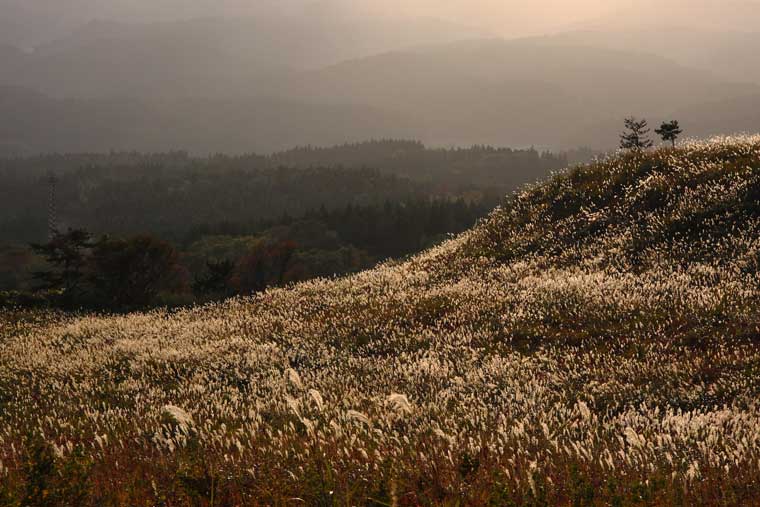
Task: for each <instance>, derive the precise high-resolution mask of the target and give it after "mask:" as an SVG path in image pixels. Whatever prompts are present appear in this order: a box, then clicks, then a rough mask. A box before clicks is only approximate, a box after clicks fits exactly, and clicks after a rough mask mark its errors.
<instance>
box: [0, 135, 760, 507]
mask: <svg viewBox="0 0 760 507" xmlns="http://www.w3.org/2000/svg"><path fill="white" fill-rule="evenodd" d="M759 233H760V137H751V138H736V139H716V140H713V141H710V142H706V143H695V144H690V145H688V146H685V147H683V148H681V149H679V150H675V151H672V150H661V151H657V152H654V153H647V154H643V155H635V154H628V155H621V156H618V157H615V158H612V159H610V160H607V161H603V162H599V163H597V164H593V165H590V166H587V167H581V168H578V169H574V170H572V171H570V172H568V173H564V174H560V175H558V176H556V177H554V178H552V179H550V180H548V181H547V182H545V183H541V184H537V185H535V186H534V187H532V188H528V189H526V190H524V191H523V192H521V193H519V194H517V195H515V196H514V197H513V198H512V199H511V200H510V201H509V203H508V204H507V205H506V206H505V207H504V208H501V209H497V210H495V211H494V212H493V214H492V215H491V216H490V217H489V218H488V219H487V220H485V221H483V222H482V223H481V224H479V225H478V226H476V227H475V228H474V229H473V230H471V231H469V232H468V233H465V234H464V235H462V236H460V237H458V238H455V239H452V240H451V241H449V242H447V243H445V244H443V245H441V246H439V247H437V248H434V249H432V250H430V251H428V252H426V253H424V254H421V255H419V256H417V257H415V258H413V259H411V260H409V261H406V262H400V263H389V264H386V265H384V266H380V267H378V268H377V269H375V270H372V271H368V272H365V273H361V274H359V275H356V276H353V277H350V278H346V279H340V280H323V281H317V282H310V283H306V284H302V285H298V286H295V287H293V288H290V289H282V290H273V291H270V292H267V293H266V294H264V295H261V296H258V297H255V298H252V299H241V300H233V301H229V302H227V303H225V304H222V305H218V306H210V307H206V308H201V309H197V310H190V311H184V312H179V313H176V314H171V315H167V314H163V313H160V312H159V313H151V314H146V315H140V314H136V315H129V316H124V317H96V316H92V317H81V318H67V319H56V318H53V317H37V318H36V320H34V319H33V320H28V319H26V320H25V319H21V320H20V321H19V320H16V321H13V320H12V319H10V316H8V315H6V316H5V319H6V323H7V324H6V325H5V326H3V327H2V328H0V329H1V330H0V359H1V360H0V403H2V405H3V408H4V410H3V411H0V435H2V440H0V460H2V463H3V464H4V465H3V466H4V467H5V468H4V470H5V472H2V471H0V473H4V474H5V477H6V478H7V480H6V481H5V482H4V483H2V482H0V484H5V486H0V488H3V487H4V488H5V489H4V490H2V492H3V493H4V494H6V495H10V496H11V497H13V496H15V495H20V494H21V493H20V492H21V491H22V490H21V487H22V485H23V477H24V474H25V470H26V471H28V470H42V472H37V475H39V474H43V475H44V471H45V470H51V468H50V467H48V468H44V467H37V468H34V467H27V468H22V467H20V466H19V465H18V464H19V463H20V462H21V461H22V460H23V459H28V458H25V457H27V456H30V454H29V451H25V450H24V449H25V448H29V445H30V444H28V443H27V444H26V447H25V444H24V442H25V435H30V434H32V435H33V434H34V432H35V431H36V432H41V433H42V434H44V440H45V441H47V442H50V443H51V444H54V445H55V447H51V448H50V449H51V450H50V451H49V453H50V456H58V457H56V458H54V462H55V465H51V467H52V471H49V472H48V473H49V475H46V476H44V477H43V479H44V480H46V481H48V482H46V483H45V484H46V487H47V488H48V489H49V491H52V492H54V493H53V494H55V492H56V491H58V489H57V488H74V487H79V486H80V485H84V486H86V487H87V488H90V489H88V490H87V491H89V492H90V494H91V498H92V503H93V504H98V503H105V501H106V499H108V498H110V499H112V500H113V503H119V502H120V503H123V504H136V503H151V502H156V501H158V500H159V498H164V499H170V501H173V503H174V504H177V505H184V504H188V505H189V504H190V502H191V499H192V498H196V499H198V498H199V497H200V498H206V499H208V498H209V497H210V496H211V494H212V493H211V492H212V491H213V495H214V497H215V498H216V500H217V501H220V502H222V503H225V502H226V503H228V504H236V503H237V504H243V503H248V504H251V503H256V502H259V503H262V504H277V503H281V502H285V501H286V500H287V499H293V498H299V499H300V501H302V502H305V503H306V504H308V505H318V504H326V503H330V502H332V501H335V502H337V503H340V504H368V505H442V504H447V502H448V503H449V504H454V502H455V501H456V502H459V505H487V504H492V505H511V504H518V505H522V504H530V505H536V504H542V502H543V503H544V504H549V505H569V504H575V505H593V504H594V503H593V502H599V503H600V504H602V503H613V504H618V505H629V504H630V505H634V504H638V502H640V501H641V499H642V498H646V499H647V501H649V502H650V503H651V504H654V505H746V504H749V503H751V502H753V501H754V499H756V498H757V497H758V494H760V486H758V482H757V481H756V478H757V475H758V469H757V463H758V458H760V430H759V428H760V415H758V414H760V412H759V411H758V409H760V406H759V405H758V401H757V400H758V394H760V350H759V349H758V343H759V341H760V327H759V326H760V277H759V273H760V271H759V269H760V234H759ZM10 322H13V323H10ZM27 442H32V443H34V442H37V444H36V447H34V449H37V451H36V454H35V453H32V454H31V456H32V457H33V459H32V461H34V460H37V461H39V460H40V459H41V458H40V457H39V456H43V457H44V456H46V454H45V452H48V451H45V449H46V448H45V446H44V444H43V440H41V439H40V438H37V439H35V438H31V440H29V441H27ZM11 444H13V445H11ZM40 449H42V450H41V451H40ZM77 449H80V451H77ZM51 459H52V458H51ZM117 462H118V465H117ZM77 467H85V468H86V469H87V470H88V471H89V473H88V474H86V475H81V474H78V473H76V471H77V470H80V468H77ZM90 467H91V468H90ZM72 470H73V471H72ZM58 471H60V474H61V476H59V475H57V472H58ZM27 475H28V473H27ZM83 477H85V478H83ZM144 477H150V478H151V479H152V480H153V483H152V484H153V486H149V484H150V482H149V481H145V480H144ZM35 480H36V478H35ZM38 483H39V482H34V483H33V484H38ZM115 492H119V493H118V495H121V496H117V493H115ZM373 502H374V503H373Z"/></svg>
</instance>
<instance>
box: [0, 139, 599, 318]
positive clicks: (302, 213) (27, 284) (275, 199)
mask: <svg viewBox="0 0 760 507" xmlns="http://www.w3.org/2000/svg"><path fill="white" fill-rule="evenodd" d="M589 156H591V154H590V153H588V152H585V151H578V152H575V153H563V154H552V153H541V152H539V151H537V150H535V149H526V150H514V149H508V148H494V147H488V146H473V147H471V148H466V149H463V148H452V149H431V148H427V147H425V146H424V145H423V144H422V143H419V142H415V141H403V140H383V141H371V142H366V143H359V144H346V145H341V146H335V147H332V148H316V147H308V146H307V147H300V148H295V149H292V150H289V151H285V152H280V153H274V154H271V155H256V154H250V155H245V156H227V155H214V156H209V157H202V158H201V157H192V156H190V155H189V154H188V153H186V152H171V153H164V154H140V153H109V154H77V155H41V156H37V157H27V158H10V159H3V160H0V290H4V291H6V292H8V291H21V292H22V293H31V292H33V291H34V290H35V289H40V288H41V289H44V290H46V291H48V292H51V291H52V292H53V293H55V292H56V291H60V290H61V289H62V287H63V286H64V285H65V283H63V282H64V280H63V279H62V278H61V276H63V275H62V273H61V272H60V271H61V269H63V268H62V266H63V264H61V258H62V256H63V257H65V256H66V255H73V257H71V258H69V259H68V262H69V263H73V265H77V266H80V267H81V269H78V270H77V273H76V277H79V278H81V280H77V281H76V285H77V287H81V289H82V294H81V297H78V298H76V299H77V301H78V302H80V303H84V304H86V305H87V306H92V305H93V304H94V302H96V301H97V302H98V305H102V304H103V303H104V302H108V301H112V302H113V305H112V306H113V307H118V308H122V309H123V308H132V307H135V306H145V305H148V304H155V303H167V304H168V303H185V302H190V301H200V300H208V299H216V298H219V297H225V296H229V295H233V294H247V293H251V292H257V291H260V290H263V289H264V288H266V287H268V286H271V285H282V284H287V283H290V282H295V281H300V280H305V279H309V278H314V277H329V276H333V275H339V274H345V273H350V272H355V271H358V270H361V269H366V268H368V267H371V266H372V265H374V264H376V263H377V262H379V261H382V260H385V259H389V258H402V257H404V256H407V255H409V254H412V253H415V252H418V251H420V250H422V249H424V248H427V247H429V246H431V245H434V244H436V243H437V242H439V241H441V240H442V239H444V238H446V237H447V235H450V234H455V233H458V232H461V231H463V230H465V229H467V228H469V227H471V226H472V225H473V224H474V223H475V222H476V221H477V220H478V218H480V217H482V216H484V215H485V214H486V213H487V212H488V211H490V210H491V209H493V207H494V206H496V205H498V204H499V202H500V201H501V199H502V198H503V196H504V195H506V194H507V193H509V192H511V191H512V190H514V189H516V188H518V187H519V186H520V185H522V184H524V183H527V182H529V181H532V180H534V179H536V178H539V177H541V176H544V175H546V174H548V173H550V172H551V171H555V170H558V169H560V168H562V167H564V166H566V165H567V164H568V163H569V162H570V161H571V160H573V159H574V158H577V157H589ZM51 218H52V220H53V225H54V226H55V229H56V230H57V231H58V235H57V236H56V237H50V227H51V223H50V220H51ZM80 233H81V235H78V234H80ZM118 242H121V243H118ZM32 243H34V244H36V245H37V246H36V247H34V248H32V247H31V246H30V244H32ZM117 251H118V252H126V253H125V254H124V256H122V255H119V256H116V257H115V258H114V257H113V256H114V255H115V252H117ZM130 251H131V252H134V253H135V256H134V258H130V257H129V254H128V253H129V252H130ZM139 251H147V252H154V253H156V255H158V257H155V258H152V259H151V260H150V262H151V264H153V265H155V264H157V265H161V266H163V268H162V269H161V270H159V271H161V272H163V273H170V274H172V276H171V277H169V278H167V279H165V280H163V281H160V280H141V281H138V282H129V283H137V284H138V285H139V283H142V284H144V285H153V286H154V287H152V289H151V294H149V295H146V294H143V293H140V291H137V292H136V293H133V294H130V295H123V294H122V295H116V294H114V293H113V292H114V291H115V288H116V287H118V286H119V285H124V284H125V283H127V281H123V280H122V281H121V282H120V281H119V280H118V276H121V275H123V274H124V273H129V272H135V273H140V272H144V271H145V270H146V269H147V267H148V266H147V265H144V263H145V262H146V260H145V259H140V258H139V256H138V255H137V253H136V252H139ZM56 262H59V264H60V265H59V266H58V267H56V266H55V263H56ZM56 270H58V273H57V274H56ZM114 277H116V278H115V279H114ZM64 278H65V276H64ZM41 282H44V283H41ZM69 282H71V280H69ZM104 291H105V292H104ZM109 291H110V292H109ZM167 294H168V295H167ZM85 296H86V297H85ZM6 299H7V296H6ZM12 299H13V298H12ZM16 299H17V298H16ZM14 300H15V299H14ZM67 304H74V303H73V302H71V301H69V302H68V303H67ZM106 306H108V305H106Z"/></svg>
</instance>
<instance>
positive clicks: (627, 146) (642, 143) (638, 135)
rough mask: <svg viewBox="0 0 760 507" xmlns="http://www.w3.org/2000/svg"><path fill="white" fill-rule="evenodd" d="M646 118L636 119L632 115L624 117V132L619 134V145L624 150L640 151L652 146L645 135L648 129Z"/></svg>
mask: <svg viewBox="0 0 760 507" xmlns="http://www.w3.org/2000/svg"><path fill="white" fill-rule="evenodd" d="M648 127H649V123H648V122H647V121H646V120H638V119H636V118H634V117H630V118H626V119H625V128H626V132H623V133H622V134H621V135H620V147H621V148H623V149H624V150H634V151H641V150H646V149H647V148H651V147H652V146H654V143H653V142H652V140H651V139H649V137H648V136H647V134H649V132H650V129H649V128H648Z"/></svg>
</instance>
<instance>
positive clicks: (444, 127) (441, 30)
mask: <svg viewBox="0 0 760 507" xmlns="http://www.w3.org/2000/svg"><path fill="white" fill-rule="evenodd" d="M371 3H372V2H364V3H356V4H355V5H358V6H362V7H363V8H358V7H354V8H348V7H346V6H347V5H351V4H349V3H344V2H321V3H308V4H307V3H304V2H298V1H297V0H292V1H290V2H285V3H272V2H261V3H257V4H256V7H255V8H253V7H251V6H250V5H248V4H247V3H245V2H237V3H236V2H221V3H219V4H217V5H216V8H212V7H210V6H211V5H212V4H204V3H203V2H200V3H196V4H193V6H192V7H188V8H187V9H181V8H180V4H182V2H174V4H177V5H173V4H172V2H167V3H163V4H157V5H155V6H153V7H150V8H149V7H148V6H142V7H143V9H142V10H140V9H138V8H137V7H135V4H134V3H128V2H123V3H121V2H109V3H108V4H107V5H105V6H104V5H102V3H101V4H98V3H95V2H89V1H87V0H79V1H78V2H69V3H67V4H66V5H62V3H55V2H22V1H20V0H0V13H2V16H0V44H3V45H0V69H2V72H1V73H0V118H2V119H1V120H0V153H2V154H22V153H35V152H40V151H104V150H111V149H116V150H132V149H135V150H143V151H162V150H170V149H186V150H189V151H191V152H196V153H206V152H216V151H224V152H231V153H237V152H249V151H260V152H268V151H274V150H278V149H283V148H287V147H290V146H294V145H304V144H315V145H321V144H334V143H341V142H344V141H358V140H362V139H367V138H378V137H394V138H399V137H410V138H416V139H419V140H421V141H423V142H425V143H428V144H431V145H452V144H453V145H466V144H473V143H489V144H497V145H512V146H529V145H536V146H541V147H547V148H571V147H575V146H579V145H588V146H592V147H594V148H598V149H608V148H612V147H614V146H615V144H616V140H617V130H618V129H619V124H620V122H621V119H622V117H624V116H628V115H631V114H635V115H639V116H647V117H649V118H650V120H651V121H652V122H654V121H660V120H663V119H666V118H668V119H669V118H671V117H677V118H678V119H680V120H681V122H682V124H683V125H684V126H685V127H686V129H687V133H688V134H690V135H706V134H712V133H718V132H737V131H744V130H756V128H757V125H758V124H760V70H758V69H760V67H758V66H757V65H756V63H757V55H758V54H760V32H758V31H757V30H758V29H757V28H756V27H758V26H760V4H758V2H750V1H736V2H720V3H719V2H707V1H702V2H700V1H689V2H671V3H669V4H668V5H660V4H658V3H654V2H639V3H637V4H636V5H635V6H633V7H630V6H629V7H621V8H610V7H609V6H610V5H613V4H614V3H613V4H610V3H607V8H606V9H604V10H602V8H601V7H599V9H598V10H599V12H598V13H597V11H595V10H594V9H593V7H594V2H586V3H583V2H581V3H580V4H578V5H585V6H587V10H586V11H584V10H582V9H576V10H574V11H572V12H574V16H576V17H581V16H582V18H583V19H580V20H578V21H574V22H568V23H565V24H564V25H563V24H562V23H560V19H565V18H566V17H567V16H565V17H564V18H563V17H562V16H560V14H561V13H562V9H563V7H561V6H559V3H558V2H544V4H546V5H550V4H551V5H553V6H554V11H556V19H554V17H553V16H552V15H547V18H548V19H547V20H546V26H555V27H556V28H554V29H551V30H549V29H547V33H546V35H533V36H530V37H521V36H523V35H526V33H527V32H535V31H536V30H537V29H538V25H536V26H534V27H531V28H530V29H528V28H526V33H517V32H511V33H504V32H502V31H495V30H494V23H490V24H489V23H488V22H487V20H485V19H478V18H475V17H473V18H467V17H463V18H462V20H461V21H451V20H447V19H446V18H451V17H452V15H451V14H452V13H453V12H454V11H453V10H452V11H451V12H448V11H445V10H440V11H439V10H430V12H429V14H432V15H429V16H427V17H423V16H421V15H420V14H425V12H420V13H414V15H404V16H400V15H394V13H393V12H380V11H378V10H377V9H375V10H374V11H373V10H372V9H370V8H369V7H370V4H371ZM483 3H484V6H486V4H488V5H491V4H489V3H488V2H486V1H485V0H484V2H483ZM494 5H495V4H494ZM599 5H601V4H599ZM621 5H622V4H621ZM627 5H630V4H627ZM514 8H515V18H516V19H517V18H518V17H519V16H520V15H523V14H524V12H523V11H521V10H520V9H521V7H519V6H517V5H516V4H515V5H514ZM452 9H453V7H452ZM522 9H524V7H522ZM484 10H485V9H484ZM175 12H181V13H182V15H175V16H173V15H172V14H173V13H175ZM548 12H553V11H548ZM533 14H536V13H535V12H534V13H533ZM91 18H100V19H91ZM507 18H509V16H505V20H506V19H507ZM478 26H486V28H478ZM505 26H506V21H505ZM496 36H500V37H503V38H496ZM32 46H33V48H32V49H30V47H32ZM22 47H23V49H22Z"/></svg>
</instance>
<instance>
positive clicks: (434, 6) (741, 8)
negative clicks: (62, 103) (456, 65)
mask: <svg viewBox="0 0 760 507" xmlns="http://www.w3.org/2000/svg"><path fill="white" fill-rule="evenodd" d="M758 10H760V3H758V0H669V1H668V2H662V1H658V0H0V29H2V30H5V31H6V33H12V34H13V35H14V36H15V37H16V38H18V39H24V42H25V43H29V42H31V41H34V40H35V39H43V40H44V39H49V38H50V37H49V35H53V36H54V37H57V36H60V35H61V32H66V31H68V30H71V29H72V28H73V27H76V26H77V25H80V24H82V23H84V22H87V21H89V20H91V19H94V18H112V19H121V20H134V21H148V20H167V19H183V18H184V19H186V18H193V17H206V16H246V15H260V14H261V13H263V12H267V11H270V12H274V13H278V14H282V13H293V14H295V13H298V14H301V15H303V14H307V15H327V16H339V15H357V14H371V15H382V16H387V17H408V16H424V17H437V18H444V19H448V20H452V21H456V22H458V23H460V24H463V25H467V26H470V27H482V28H484V30H485V31H487V32H488V33H489V34H493V35H499V36H506V37H510V36H520V35H526V34H535V33H538V32H545V31H554V30H562V29H564V28H568V27H574V26H578V23H579V22H581V21H583V22H590V21H593V20H596V19H599V20H605V19H608V18H607V16H608V15H610V14H618V15H619V16H618V17H619V19H623V20H626V19H632V20H636V19H638V20H639V22H640V21H641V20H644V22H646V23H650V22H651V23H657V22H660V23H664V24H670V25H672V24H673V23H682V24H684V25H693V26H694V25H700V24H702V25H704V24H708V25H709V24H714V23H715V22H716V19H717V20H718V21H720V22H721V23H722V24H723V25H726V26H731V25H732V24H733V25H736V24H737V23H738V24H739V25H741V23H742V20H745V22H746V20H747V18H748V17H749V18H755V19H752V23H754V22H755V21H756V17H755V14H756V13H757V11H758ZM684 13H688V16H685V15H684ZM724 18H725V19H731V18H732V19H733V20H729V21H727V22H725V23H723V22H722V20H724ZM602 22H605V21H602ZM752 23H750V24H749V26H750V28H749V29H753V28H752V26H753V25H752Z"/></svg>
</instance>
